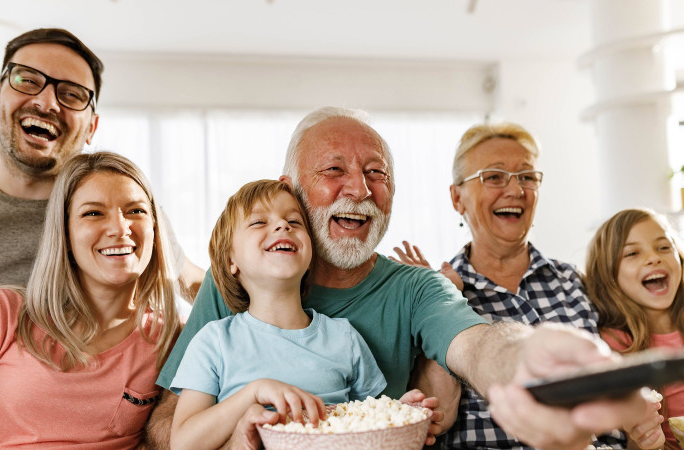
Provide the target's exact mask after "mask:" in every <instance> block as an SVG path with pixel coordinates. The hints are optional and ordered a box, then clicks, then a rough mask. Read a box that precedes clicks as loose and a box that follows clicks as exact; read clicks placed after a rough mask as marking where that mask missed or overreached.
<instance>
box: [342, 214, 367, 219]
mask: <svg viewBox="0 0 684 450" xmlns="http://www.w3.org/2000/svg"><path fill="white" fill-rule="evenodd" d="M335 217H337V218H340V219H351V220H367V219H368V216H364V215H362V214H354V213H341V214H335Z"/></svg>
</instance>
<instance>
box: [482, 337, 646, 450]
mask: <svg viewBox="0 0 684 450" xmlns="http://www.w3.org/2000/svg"><path fill="white" fill-rule="evenodd" d="M616 358H618V356H616V355H613V354H611V352H610V349H609V348H608V346H607V345H605V343H603V342H602V341H598V340H596V339H593V338H592V337H591V335H590V334H589V333H586V332H583V331H581V330H577V329H573V328H570V327H562V326H558V325H557V324H544V325H540V326H538V327H537V328H535V330H534V332H533V333H531V334H530V335H529V336H528V337H527V338H525V342H524V344H523V347H522V348H521V351H520V358H519V361H520V363H519V364H518V366H517V369H516V373H515V376H514V379H513V380H512V382H510V383H508V384H506V385H494V386H492V387H491V388H490V389H489V390H488V392H487V397H488V400H489V408H490V411H491V413H492V417H493V418H494V420H496V422H497V423H498V424H499V425H500V426H501V427H502V428H503V429H504V430H506V432H508V433H510V434H512V435H513V436H515V437H516V438H517V439H518V440H521V441H523V442H525V443H526V444H528V445H531V446H533V447H541V448H567V449H583V448H585V447H586V446H587V445H588V444H589V443H590V441H591V436H592V435H594V434H596V435H598V434H602V433H604V432H606V431H610V430H613V429H616V428H625V424H628V423H632V422H633V421H634V417H642V416H641V414H642V411H644V410H645V408H646V405H645V402H646V400H644V398H643V397H642V396H641V395H640V394H639V392H638V391H635V392H634V394H632V395H630V396H629V397H627V398H623V399H618V400H596V401H592V402H587V403H583V404H580V405H578V406H576V407H574V408H571V409H569V408H558V407H549V406H546V405H542V404H540V403H538V402H537V401H536V400H535V399H534V398H533V397H532V395H531V394H530V393H529V392H528V391H527V390H526V389H525V388H523V387H522V386H521V384H522V383H523V382H525V381H528V380H530V379H533V378H539V377H545V376H550V375H555V374H560V373H564V372H565V373H567V372H568V371H570V370H576V369H579V368H581V367H584V366H587V365H589V364H592V363H597V362H605V361H610V360H613V359H616Z"/></svg>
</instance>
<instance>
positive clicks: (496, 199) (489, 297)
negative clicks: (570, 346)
mask: <svg viewBox="0 0 684 450" xmlns="http://www.w3.org/2000/svg"><path fill="white" fill-rule="evenodd" d="M538 158H539V148H538V146H537V144H536V142H535V140H534V138H533V137H532V136H531V135H530V133H528V132H527V131H526V130H525V129H524V128H522V127H521V126H519V125H516V124H513V123H501V124H495V125H489V124H487V125H476V126H473V127H472V128H470V129H469V130H468V131H466V132H465V134H464V135H463V137H462V138H461V142H460V145H459V147H458V149H457V151H456V157H455V158H454V165H453V178H454V184H452V185H451V186H450V191H451V200H452V202H453V205H454V209H455V210H456V212H458V213H459V214H460V215H461V216H462V218H463V220H465V223H467V224H468V226H469V228H470V230H471V233H472V241H471V242H469V243H468V244H466V245H465V246H464V247H463V248H462V249H461V251H460V252H458V253H457V254H456V256H455V257H454V258H453V259H452V260H451V263H450V264H449V263H446V262H445V263H443V265H442V268H441V272H442V273H443V274H444V275H445V276H447V277H448V278H450V279H451V280H452V281H453V282H454V283H456V285H457V286H458V287H459V288H460V289H461V290H462V291H463V294H464V295H465V297H466V298H467V299H468V303H469V304H470V305H471V306H472V307H473V309H475V311H477V312H478V313H479V314H480V315H482V316H484V317H486V318H487V319H489V320H491V321H493V322H496V321H502V320H507V321H511V320H514V321H517V322H522V323H525V324H530V325H534V324H539V323H541V322H544V321H552V322H562V323H567V324H571V325H574V326H576V327H578V328H582V329H585V330H587V331H589V332H591V333H593V334H595V335H598V331H597V314H596V312H595V310H594V308H593V307H592V304H591V302H590V301H589V299H588V297H587V295H586V293H585V291H584V289H583V287H582V284H581V281H580V276H579V274H578V272H577V270H576V269H575V267H573V266H572V265H570V264H566V263H562V262H558V261H556V260H553V259H549V258H546V257H545V256H544V255H542V254H541V253H540V252H539V250H537V248H536V247H535V246H534V245H532V244H531V243H530V242H529V241H528V239H527V236H528V233H529V231H530V227H531V226H532V222H533V220H534V213H535V208H536V206H537V200H538V198H539V188H540V186H541V182H542V178H543V177H542V172H540V171H539V170H538ZM403 244H404V250H402V249H400V248H398V247H397V248H395V251H396V252H397V254H398V255H399V259H400V260H401V261H402V262H404V263H406V264H411V265H418V266H425V267H429V266H430V265H429V264H428V262H427V261H426V260H425V259H424V258H423V256H422V254H421V253H420V250H419V249H418V247H415V246H411V245H410V244H409V243H408V242H404V243H403ZM600 443H601V444H607V445H610V446H612V447H613V448H616V447H617V448H624V446H625V441H624V437H623V436H621V435H620V433H618V432H614V433H613V434H612V435H611V436H604V437H602V438H601V439H600ZM621 446H622V447H621ZM484 447H488V448H526V447H525V444H523V443H521V442H519V441H518V440H517V439H516V438H515V437H514V436H512V435H510V434H507V433H506V432H505V431H504V430H502V429H501V428H500V427H499V426H498V425H497V424H496V423H495V422H494V421H493V420H492V417H491V414H490V412H489V410H488V409H487V403H486V401H485V399H484V398H483V397H482V396H480V395H479V394H478V393H476V392H475V391H474V390H473V389H471V388H468V387H464V389H463V393H462V395H461V402H460V406H459V411H458V418H457V420H456V423H455V424H454V426H453V428H452V429H451V430H450V431H449V433H448V435H447V438H446V448H484Z"/></svg>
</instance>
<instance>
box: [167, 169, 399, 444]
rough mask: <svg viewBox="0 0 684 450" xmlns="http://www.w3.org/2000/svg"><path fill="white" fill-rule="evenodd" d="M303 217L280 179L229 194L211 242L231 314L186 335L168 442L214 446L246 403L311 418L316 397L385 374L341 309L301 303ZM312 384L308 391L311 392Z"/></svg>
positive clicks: (372, 391) (327, 397)
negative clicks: (323, 310)
mask: <svg viewBox="0 0 684 450" xmlns="http://www.w3.org/2000/svg"><path fill="white" fill-rule="evenodd" d="M310 236H311V235H310V229H309V223H308V220H307V217H306V214H305V213H304V209H303V207H302V205H301V203H300V202H299V201H298V200H297V198H296V197H295V195H294V193H293V192H292V190H291V188H290V187H289V186H288V185H287V184H285V183H282V182H279V181H271V180H261V181H255V182H252V183H248V184H246V185H245V186H243V187H242V188H241V189H240V190H239V191H238V192H237V193H236V194H235V195H233V196H232V197H231V198H230V199H229V200H228V203H227V205H226V208H225V210H224V211H223V213H222V214H221V217H220V218H219V220H218V221H217V223H216V226H215V227H214V230H213V232H212V236H211V242H210V245H209V255H210V257H211V270H212V275H213V277H214V280H215V281H216V285H217V287H218V289H219V291H220V292H221V295H222V296H223V298H224V299H225V301H226V303H227V305H228V307H229V308H230V309H231V310H232V311H233V313H235V314H236V315H235V316H232V317H228V318H225V319H222V320H218V321H214V322H210V323H208V324H207V325H206V326H205V327H204V328H203V329H202V330H201V331H200V332H199V333H198V334H197V335H196V336H195V337H194V338H193V340H192V342H191V343H190V345H189V347H188V349H187V351H186V353H185V356H184V357H183V360H182V362H181V365H180V366H179V368H178V372H177V374H176V377H175V378H174V380H173V382H172V385H171V389H172V390H173V391H174V392H176V393H179V392H180V399H179V400H178V405H177V407H176V412H175V414H174V418H173V426H172V432H171V444H172V446H173V447H174V448H185V447H188V448H190V447H192V448H200V447H199V446H200V445H201V446H203V447H204V446H206V447H207V448H216V447H220V446H221V445H223V444H224V443H225V442H227V441H228V439H229V438H230V435H231V434H232V432H233V430H234V428H235V425H236V424H237V422H238V420H239V419H240V418H241V417H242V415H243V414H244V412H245V411H246V410H247V409H248V408H249V407H250V406H251V405H253V404H254V403H259V404H263V405H272V406H273V408H274V409H275V410H276V411H277V412H278V413H279V414H280V416H281V420H284V418H285V416H286V415H287V413H288V411H289V412H290V414H291V416H292V418H293V419H294V420H301V418H302V408H304V409H305V410H306V412H307V415H308V417H309V419H310V420H311V421H312V422H313V423H314V425H315V424H316V423H317V422H318V419H319V417H321V418H323V417H324V416H325V407H324V403H328V404H335V403H340V402H346V401H349V400H357V399H358V400H363V399H365V398H366V397H367V396H369V395H370V396H372V397H375V396H376V395H378V394H380V392H382V391H383V389H384V388H385V386H386V384H387V383H386V381H385V378H384V376H383V375H382V373H381V372H380V369H379V368H378V366H377V364H376V363H375V359H374V358H373V355H372V354H371V352H370V350H369V349H368V346H367V345H366V343H365V342H364V340H363V338H362V337H361V336H360V335H359V334H358V333H357V332H356V330H354V328H353V327H352V326H351V325H350V324H349V322H348V321H347V320H346V319H331V318H329V317H327V316H324V315H322V314H318V313H316V312H315V311H314V310H311V309H309V310H304V309H302V295H303V294H304V291H305V289H306V282H305V281H306V274H307V272H308V270H309V269H310V268H311V258H312V245H311V237H310ZM312 394H313V395H312Z"/></svg>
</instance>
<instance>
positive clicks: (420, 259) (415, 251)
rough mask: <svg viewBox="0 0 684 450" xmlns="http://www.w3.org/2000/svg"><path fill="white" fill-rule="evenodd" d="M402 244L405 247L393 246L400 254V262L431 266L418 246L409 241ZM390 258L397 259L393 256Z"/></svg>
mask: <svg viewBox="0 0 684 450" xmlns="http://www.w3.org/2000/svg"><path fill="white" fill-rule="evenodd" d="M402 245H403V246H404V248H403V249H401V248H400V247H394V248H393V250H394V251H395V252H396V254H397V255H398V256H399V262H401V263H404V264H406V265H409V266H418V267H426V268H428V269H429V268H430V263H428V262H427V260H426V259H425V257H424V256H423V253H422V252H421V251H420V249H419V248H418V247H417V246H415V245H411V244H409V243H408V241H402ZM390 258H391V259H393V260H394V261H397V259H396V258H393V257H391V256H390Z"/></svg>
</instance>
